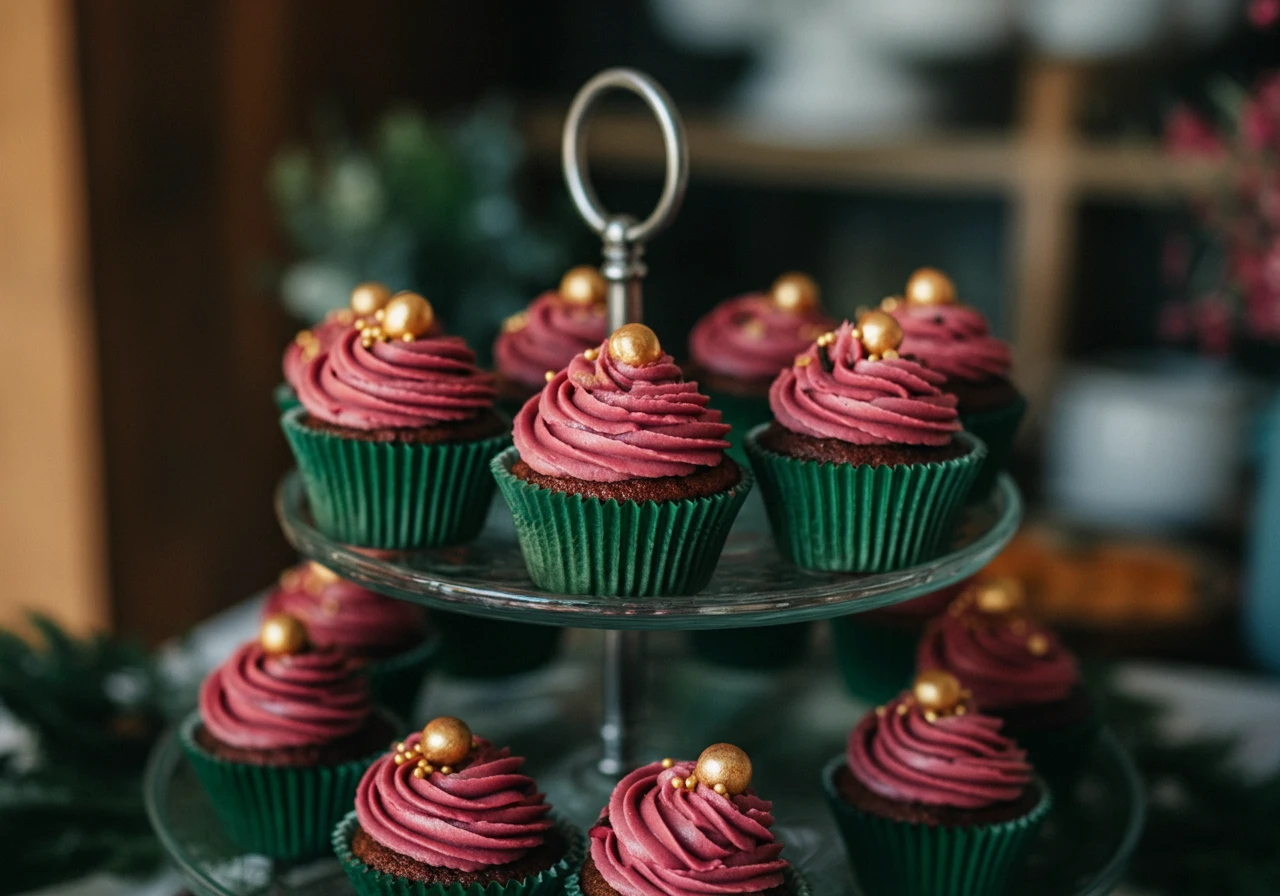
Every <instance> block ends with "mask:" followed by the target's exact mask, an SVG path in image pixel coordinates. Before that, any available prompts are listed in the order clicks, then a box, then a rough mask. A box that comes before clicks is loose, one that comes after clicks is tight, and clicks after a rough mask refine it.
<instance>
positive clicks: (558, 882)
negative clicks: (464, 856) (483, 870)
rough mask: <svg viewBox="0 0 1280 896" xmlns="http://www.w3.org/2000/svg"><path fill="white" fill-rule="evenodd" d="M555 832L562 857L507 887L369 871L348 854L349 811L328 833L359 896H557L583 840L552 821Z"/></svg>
mask: <svg viewBox="0 0 1280 896" xmlns="http://www.w3.org/2000/svg"><path fill="white" fill-rule="evenodd" d="M554 821H555V823H556V830H558V831H559V832H560V834H561V836H562V837H564V840H565V843H566V848H565V854H564V855H563V856H562V857H561V858H560V861H558V862H556V863H555V864H554V865H552V866H551V867H550V868H548V869H546V870H545V871H539V872H536V873H534V874H529V875H527V876H525V877H523V878H521V879H520V880H509V881H507V882H506V883H498V882H496V881H495V882H493V883H489V884H483V885H482V884H472V885H471V886H468V887H464V886H462V885H461V884H449V885H446V884H441V883H425V882H423V881H420V880H410V879H409V878H407V877H400V876H399V875H396V874H388V873H386V872H384V871H379V870H377V869H376V868H371V867H369V866H368V865H366V864H365V863H364V862H362V861H360V859H359V858H358V857H357V856H356V855H355V854H354V853H353V852H352V851H351V841H352V839H354V838H355V835H356V828H357V827H358V826H359V821H358V820H357V819H356V813H355V811H354V810H353V811H351V812H349V813H347V814H346V816H345V817H344V818H343V819H342V820H341V821H339V822H338V824H337V825H336V826H335V827H333V828H332V830H331V835H332V836H331V842H332V846H333V851H334V853H336V854H337V856H338V861H339V862H340V863H341V865H342V870H343V871H345V872H346V873H347V877H348V878H350V879H351V884H352V886H354V887H355V890H356V892H357V893H359V894H360V896H557V894H560V893H563V892H564V891H565V887H566V883H567V881H568V880H569V879H570V877H571V876H573V875H574V872H576V871H577V869H578V866H580V865H581V864H582V858H583V854H584V852H585V850H586V840H585V838H584V837H583V835H582V832H581V831H579V830H578V829H577V828H575V827H574V826H573V825H571V824H569V823H568V822H566V821H563V820H561V819H558V818H555V819H554Z"/></svg>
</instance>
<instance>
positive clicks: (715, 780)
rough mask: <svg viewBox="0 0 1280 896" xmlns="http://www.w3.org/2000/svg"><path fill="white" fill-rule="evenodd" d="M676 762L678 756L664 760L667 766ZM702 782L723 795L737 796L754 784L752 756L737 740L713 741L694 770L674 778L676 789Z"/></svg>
mask: <svg viewBox="0 0 1280 896" xmlns="http://www.w3.org/2000/svg"><path fill="white" fill-rule="evenodd" d="M674 764H675V762H674V760H671V759H664V760H662V767H663V768H671V766H672V765H674ZM699 784H703V785H705V786H707V787H710V788H711V789H712V790H713V791H715V792H716V793H718V794H720V796H737V795H738V794H740V793H742V792H743V791H745V790H746V789H747V788H748V787H750V786H751V757H750V756H748V755H747V754H746V751H744V750H742V749H741V748H740V747H736V746H734V745H733V744H712V745H711V746H709V747H707V748H706V749H705V750H703V751H702V753H701V754H700V755H699V756H698V761H697V763H695V765H694V768H693V774H691V775H689V776H688V777H685V778H681V777H679V776H677V777H674V778H672V779H671V786H672V787H673V788H674V789H676V790H680V789H684V790H697V788H698V785H699Z"/></svg>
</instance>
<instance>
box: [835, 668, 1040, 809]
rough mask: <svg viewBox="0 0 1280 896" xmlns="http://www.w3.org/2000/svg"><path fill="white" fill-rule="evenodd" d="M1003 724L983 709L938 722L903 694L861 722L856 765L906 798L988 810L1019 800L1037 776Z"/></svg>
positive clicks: (852, 750)
mask: <svg viewBox="0 0 1280 896" xmlns="http://www.w3.org/2000/svg"><path fill="white" fill-rule="evenodd" d="M901 706H905V707H907V709H906V710H905V711H904V712H899V711H898V708H899V707H901ZM1002 724H1003V723H1002V722H1001V721H1000V720H999V719H996V718H993V717H991V716H984V715H982V714H980V713H977V712H967V713H965V714H964V715H948V716H939V717H938V718H937V719H936V720H935V721H933V722H930V721H928V720H926V719H925V717H924V714H923V713H922V712H921V711H920V708H919V706H917V705H916V704H915V702H914V700H912V699H911V697H910V695H909V694H903V695H902V696H900V697H898V698H897V699H896V700H894V701H893V702H892V703H890V704H889V705H888V706H885V707H883V708H882V709H879V710H876V711H875V712H871V713H867V715H866V716H864V717H863V719H862V721H860V722H859V723H858V725H857V727H855V728H854V729H853V733H852V734H850V735H849V749H848V753H847V758H848V761H849V770H850V771H851V772H853V774H854V775H855V776H856V777H857V779H858V780H859V781H861V782H862V783H863V784H864V785H866V787H867V788H869V789H870V790H872V791H874V792H876V793H878V794H880V795H881V796H883V797H885V798H886V799H891V800H896V801H898V802H904V803H925V804H928V805H932V806H954V807H956V808H959V809H980V808H983V807H985V806H992V805H995V804H996V803H1004V802H1009V801H1012V800H1016V799H1017V798H1018V797H1019V796H1020V795H1021V794H1022V792H1023V790H1025V789H1026V787H1027V785H1028V784H1030V783H1031V765H1030V764H1029V763H1028V762H1027V759H1026V753H1025V751H1023V750H1021V749H1019V748H1018V745H1017V744H1015V743H1014V742H1013V741H1012V740H1010V739H1009V738H1007V737H1005V736H1004V735H1003V734H1001V733H1000V726H1001V725H1002Z"/></svg>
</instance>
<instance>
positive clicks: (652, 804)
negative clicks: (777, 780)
mask: <svg viewBox="0 0 1280 896" xmlns="http://www.w3.org/2000/svg"><path fill="white" fill-rule="evenodd" d="M693 770H694V763H692V762H677V763H674V764H673V765H672V766H671V768H666V769H664V768H663V767H662V763H660V762H655V763H652V764H650V765H646V766H642V767H641V768H638V769H636V770H635V771H633V772H631V773H630V774H629V775H627V776H626V777H625V778H623V779H622V780H621V781H619V782H618V786H617V787H615V788H614V790H613V793H612V795H611V796H610V797H609V805H608V807H607V808H606V809H605V811H604V813H603V814H602V815H601V817H600V822H599V823H598V824H597V825H596V826H595V827H594V828H592V829H591V858H592V861H593V862H594V863H595V866H596V868H597V869H599V871H600V874H601V876H602V877H604V879H605V881H607V882H608V883H609V885H610V886H611V887H613V888H614V889H615V890H617V891H618V892H619V893H620V894H622V896H716V894H734V893H762V892H765V891H767V890H771V889H773V888H775V887H779V886H781V885H782V882H783V877H782V872H783V869H785V868H786V867H787V861H786V859H783V858H781V857H780V856H779V853H781V852H782V844H781V843H779V842H778V841H777V840H775V839H774V836H773V832H772V831H771V830H770V828H771V827H772V826H773V804H772V803H770V802H769V801H768V800H762V799H760V798H759V797H758V796H755V795H754V794H753V793H751V792H747V793H741V794H738V795H737V796H732V797H729V796H721V795H720V794H718V793H716V792H715V791H714V790H712V789H711V788H710V787H707V786H706V785H699V786H698V787H696V788H695V789H694V790H688V789H686V788H685V787H684V786H681V787H679V788H676V787H673V786H672V782H673V780H674V779H676V778H680V779H681V780H682V781H683V779H685V778H687V777H688V776H689V775H691V774H693Z"/></svg>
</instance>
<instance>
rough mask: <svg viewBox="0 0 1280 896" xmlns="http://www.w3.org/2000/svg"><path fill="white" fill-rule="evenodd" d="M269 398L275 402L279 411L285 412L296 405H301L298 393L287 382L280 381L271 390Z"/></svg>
mask: <svg viewBox="0 0 1280 896" xmlns="http://www.w3.org/2000/svg"><path fill="white" fill-rule="evenodd" d="M271 398H272V400H273V401H274V402H275V403H276V407H277V408H279V409H280V413H282V414H285V413H288V412H289V411H292V410H293V409H294V408H296V407H301V406H302V402H300V401H298V393H297V392H295V391H293V386H290V385H289V384H288V383H280V384H279V385H277V386H276V387H275V388H274V389H272V390H271Z"/></svg>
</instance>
